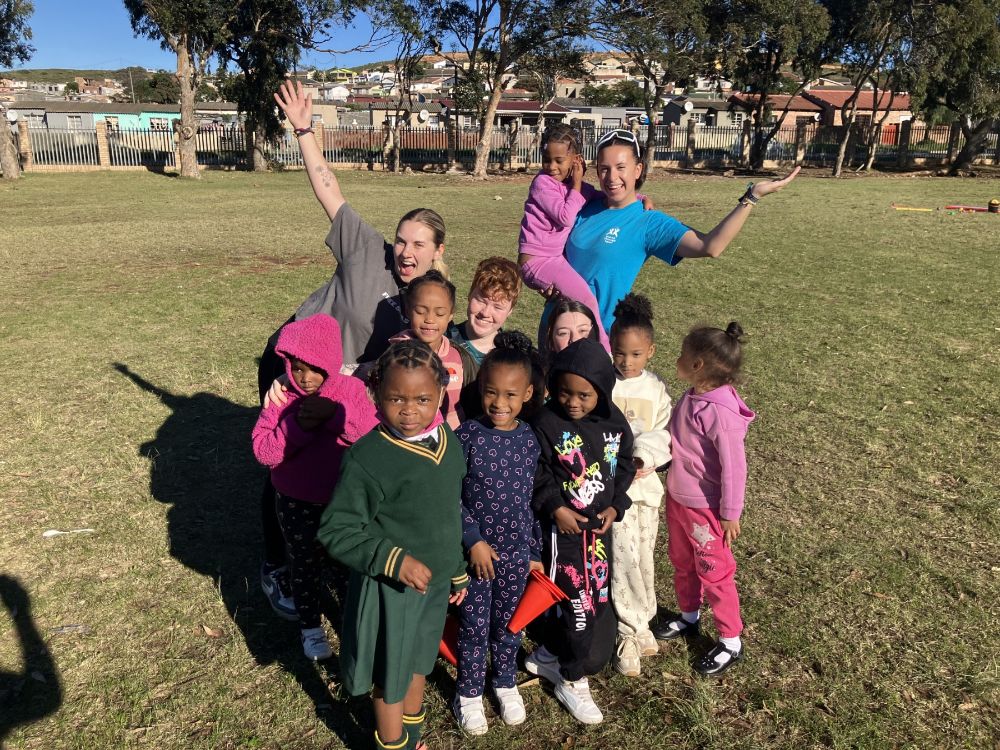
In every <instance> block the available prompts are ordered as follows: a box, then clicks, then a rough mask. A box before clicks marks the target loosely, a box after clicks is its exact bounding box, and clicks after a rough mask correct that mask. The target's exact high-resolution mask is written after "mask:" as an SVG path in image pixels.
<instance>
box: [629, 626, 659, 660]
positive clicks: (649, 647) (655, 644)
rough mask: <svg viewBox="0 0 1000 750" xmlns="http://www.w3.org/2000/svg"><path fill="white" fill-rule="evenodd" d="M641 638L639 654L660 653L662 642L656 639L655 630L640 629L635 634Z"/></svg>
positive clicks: (651, 654)
mask: <svg viewBox="0 0 1000 750" xmlns="http://www.w3.org/2000/svg"><path fill="white" fill-rule="evenodd" d="M635 637H636V638H637V639H638V640H639V654H640V655H641V656H656V655H657V654H658V653H660V642H659V641H657V640H656V636H655V635H653V631H652V630H649V629H648V628H647V629H646V630H640V631H639V632H638V633H636V636H635Z"/></svg>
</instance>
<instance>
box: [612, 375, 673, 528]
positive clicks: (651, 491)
mask: <svg viewBox="0 0 1000 750" xmlns="http://www.w3.org/2000/svg"><path fill="white" fill-rule="evenodd" d="M611 400H612V401H614V402H615V406H617V407H618V408H619V409H621V410H622V413H623V414H624V415H625V419H627V420H628V423H629V426H630V427H631V428H632V435H633V436H634V437H635V449H634V452H633V455H634V457H635V458H637V459H642V464H643V468H648V467H654V468H655V467H658V466H663V464H665V463H666V462H667V461H669V460H670V433H669V432H668V431H667V423H668V422H669V420H670V395H669V394H668V393H667V387H666V385H664V384H663V381H662V380H660V379H659V378H658V377H657V376H656V375H654V374H653V373H651V372H650V371H649V370H643V371H642V374H641V375H639V377H636V378H628V379H623V378H621V377H618V378H617V379H616V381H615V389H614V391H613V392H612V394H611ZM628 496H629V498H631V500H632V502H633V503H637V504H640V505H647V506H650V507H653V508H656V507H659V505H660V503H661V502H662V500H663V479H662V477H660V475H659V474H656V473H655V472H654V473H653V474H650V475H648V476H645V477H643V478H642V479H638V478H637V479H635V480H633V482H632V486H631V487H629V490H628Z"/></svg>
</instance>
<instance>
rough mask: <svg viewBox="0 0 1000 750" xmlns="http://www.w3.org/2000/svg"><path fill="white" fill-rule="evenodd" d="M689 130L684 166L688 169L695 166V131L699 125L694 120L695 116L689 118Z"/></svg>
mask: <svg viewBox="0 0 1000 750" xmlns="http://www.w3.org/2000/svg"><path fill="white" fill-rule="evenodd" d="M687 127H688V132H687V136H688V137H687V145H686V146H685V147H684V166H685V167H687V168H688V169H693V168H694V145H695V138H694V131H695V128H696V127H698V123H697V122H695V121H694V118H693V117H689V118H688V123H687Z"/></svg>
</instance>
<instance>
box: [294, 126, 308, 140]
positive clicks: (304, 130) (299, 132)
mask: <svg viewBox="0 0 1000 750" xmlns="http://www.w3.org/2000/svg"><path fill="white" fill-rule="evenodd" d="M292 132H293V133H295V137H296V138H301V137H302V136H304V135H305V134H306V133H311V132H313V129H312V126H310V127H308V128H295V130H293V131H292Z"/></svg>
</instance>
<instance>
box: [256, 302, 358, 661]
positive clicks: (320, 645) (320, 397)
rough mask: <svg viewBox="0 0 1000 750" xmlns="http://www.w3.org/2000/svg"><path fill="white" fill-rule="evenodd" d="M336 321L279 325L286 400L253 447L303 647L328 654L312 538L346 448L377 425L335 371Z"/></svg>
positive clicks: (268, 415)
mask: <svg viewBox="0 0 1000 750" xmlns="http://www.w3.org/2000/svg"><path fill="white" fill-rule="evenodd" d="M340 342H341V339H340V326H339V325H338V323H337V321H336V320H334V319H333V318H331V317H330V316H329V315H324V314H323V313H319V314H316V315H313V316H311V317H308V318H303V319H301V320H296V321H294V322H292V323H289V324H288V325H286V326H285V327H284V328H282V329H281V333H280V334H279V335H278V342H277V344H276V345H275V349H276V351H277V353H278V355H279V356H280V357H281V358H282V359H283V360H284V362H285V372H286V374H287V375H288V400H287V401H286V402H285V403H284V404H276V403H274V402H272V403H271V405H270V406H268V407H267V408H265V409H263V410H262V411H261V413H260V417H259V418H258V419H257V424H256V426H255V427H254V429H253V452H254V455H255V456H256V457H257V460H258V461H260V463H262V464H263V465H264V466H267V467H269V468H270V469H271V482H272V483H273V484H274V488H275V489H276V490H277V501H276V505H277V512H278V520H279V522H280V524H281V531H282V534H283V535H284V537H285V546H286V550H287V553H288V561H289V565H290V567H291V584H292V595H293V597H294V599H295V606H296V610H297V611H298V617H299V626H300V627H301V629H302V649H303V651H304V652H305V654H306V656H307V657H309V658H311V659H315V660H319V659H326V658H329V657H330V656H331V653H332V652H331V650H330V645H329V643H328V642H327V640H326V635H325V633H324V631H323V628H322V627H321V624H320V576H321V573H322V566H323V561H324V560H325V559H326V554H325V553H324V551H323V548H322V547H320V545H319V543H318V542H317V541H316V533H317V532H318V531H319V522H320V517H321V516H322V515H323V510H324V508H326V506H327V504H328V503H329V502H330V498H331V497H332V495H333V488H334V486H336V484H337V480H338V478H339V477H340V460H341V458H342V457H343V455H344V453H345V452H346V451H347V449H348V447H350V445H351V444H353V443H354V442H355V441H357V440H358V439H359V438H361V437H362V436H364V435H365V434H367V433H368V432H370V431H371V429H372V428H373V427H375V425H377V424H378V417H377V416H376V414H375V404H374V403H372V401H371V399H370V398H369V397H368V392H367V390H366V389H365V385H364V383H362V382H361V381H360V380H358V379H357V378H352V377H349V376H347V375H341V374H340V367H341V365H342V364H343V360H344V356H343V351H342V349H341V343H340Z"/></svg>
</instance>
